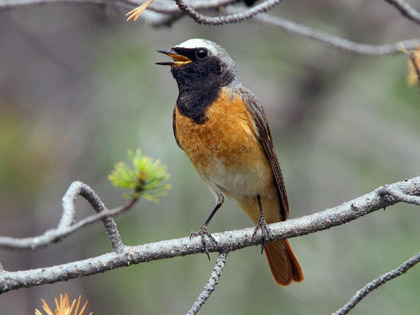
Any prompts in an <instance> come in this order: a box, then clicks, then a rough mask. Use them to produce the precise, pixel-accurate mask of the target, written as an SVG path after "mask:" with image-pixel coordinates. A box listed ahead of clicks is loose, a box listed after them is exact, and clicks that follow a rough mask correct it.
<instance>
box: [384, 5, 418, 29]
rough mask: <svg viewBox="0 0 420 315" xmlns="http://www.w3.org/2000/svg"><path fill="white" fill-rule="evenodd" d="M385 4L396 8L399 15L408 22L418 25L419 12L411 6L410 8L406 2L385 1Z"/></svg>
mask: <svg viewBox="0 0 420 315" xmlns="http://www.w3.org/2000/svg"><path fill="white" fill-rule="evenodd" d="M385 2H388V3H389V4H391V5H393V6H394V7H395V8H397V10H398V11H400V13H401V14H402V15H403V16H404V17H406V18H407V19H409V20H410V21H412V22H414V23H417V24H420V12H419V11H417V10H416V9H414V8H413V7H412V6H410V4H409V3H407V2H406V1H404V0H385Z"/></svg>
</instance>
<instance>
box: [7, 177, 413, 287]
mask: <svg viewBox="0 0 420 315" xmlns="http://www.w3.org/2000/svg"><path fill="white" fill-rule="evenodd" d="M398 202H407V203H410V204H416V205H420V176H419V177H415V178H412V179H409V180H404V181H402V182H398V183H394V184H391V185H386V186H382V187H380V188H378V189H376V190H375V191H373V192H371V193H368V194H366V195H364V196H361V197H359V198H356V199H354V200H351V201H348V202H346V203H344V204H342V205H340V206H337V207H335V208H331V209H327V210H324V211H321V212H318V213H315V214H312V215H308V216H304V217H301V218H297V219H290V220H287V221H283V222H278V223H274V224H270V225H269V228H270V230H271V236H270V239H271V240H280V239H285V238H292V237H297V236H301V235H306V234H310V233H315V232H317V231H321V230H326V229H329V228H332V227H335V226H338V225H342V224H344V223H347V222H350V221H353V220H356V219H358V218H360V217H362V216H364V215H366V214H369V213H372V212H374V211H377V210H379V209H384V208H387V207H390V206H392V205H394V204H396V203H398ZM94 204H97V203H96V202H94ZM104 212H105V211H103V212H102V213H104ZM63 221H67V222H68V221H69V220H68V219H67V218H66V219H63ZM253 232H254V228H253V227H252V228H247V229H242V230H236V231H229V232H224V233H213V234H212V235H213V237H214V238H215V239H216V240H217V244H214V243H213V242H209V243H208V244H207V250H208V251H209V252H227V251H233V250H238V249H241V248H244V247H248V246H253V245H257V244H259V243H261V238H262V235H261V231H259V232H257V233H256V234H255V235H254V237H253ZM199 252H203V248H202V242H201V238H200V237H195V238H192V239H190V238H189V237H184V238H180V239H174V240H167V241H160V242H156V243H150V244H145V245H139V246H122V247H121V248H119V249H118V251H114V252H112V253H109V254H105V255H101V256H98V257H94V258H89V259H85V260H81V261H76V262H71V263H68V264H63V265H57V266H52V267H44V268H39V269H32V270H26V271H16V272H9V271H6V270H2V271H0V293H2V292H7V291H10V290H16V289H19V288H22V287H32V286H37V285H40V284H45V283H54V282H58V281H66V280H69V279H74V278H80V277H83V276H89V275H93V274H97V273H101V272H105V271H108V270H112V269H115V268H119V267H124V266H129V265H132V264H138V263H141V262H148V261H152V260H158V259H165V258H172V257H177V256H185V255H192V254H196V253H199Z"/></svg>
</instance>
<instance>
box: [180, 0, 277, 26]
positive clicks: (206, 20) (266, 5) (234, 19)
mask: <svg viewBox="0 0 420 315" xmlns="http://www.w3.org/2000/svg"><path fill="white" fill-rule="evenodd" d="M174 1H175V2H176V4H177V5H178V7H179V9H180V10H181V11H182V12H184V13H185V14H187V15H189V16H190V17H191V18H192V19H193V20H194V21H196V22H197V23H200V24H208V25H222V24H229V23H239V22H242V21H244V20H247V19H250V18H252V17H253V16H255V15H257V14H258V13H261V12H267V11H268V10H270V9H271V8H273V7H274V6H275V5H277V4H279V3H280V2H281V1H282V0H266V1H263V2H261V3H260V4H258V5H256V6H254V7H252V8H250V9H247V10H245V11H241V12H235V13H232V14H230V15H226V16H216V17H211V16H205V15H202V14H200V13H198V12H197V11H196V10H195V9H194V8H193V7H192V6H190V5H188V4H187V3H185V2H184V0H174Z"/></svg>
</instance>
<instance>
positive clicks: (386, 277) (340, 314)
mask: <svg viewBox="0 0 420 315" xmlns="http://www.w3.org/2000/svg"><path fill="white" fill-rule="evenodd" d="M419 262H420V253H418V254H417V255H415V256H413V257H411V258H410V259H409V260H407V261H405V262H404V263H403V264H401V265H400V266H399V267H398V268H396V269H394V270H392V271H390V272H387V273H385V274H383V275H382V276H380V277H379V278H377V279H375V280H373V281H372V282H369V283H368V284H366V285H365V286H364V287H363V288H362V289H360V290H359V291H357V293H356V294H355V295H354V296H353V297H352V298H351V300H350V301H349V302H348V303H347V304H346V305H344V306H343V307H342V308H340V309H339V310H338V311H337V312H335V313H333V315H345V314H348V313H349V312H350V311H351V310H352V309H353V308H354V307H355V306H356V305H357V304H358V303H359V302H360V301H361V300H363V299H364V298H365V297H366V295H368V294H369V293H370V292H372V291H373V290H375V289H377V288H378V287H379V286H381V285H383V284H385V283H386V282H388V281H390V280H392V279H394V278H397V277H399V276H401V275H402V274H404V273H406V272H407V271H408V270H409V269H410V268H412V267H414V266H415V265H417V264H418V263H419Z"/></svg>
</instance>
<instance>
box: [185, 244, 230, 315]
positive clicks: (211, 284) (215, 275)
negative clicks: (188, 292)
mask: <svg viewBox="0 0 420 315" xmlns="http://www.w3.org/2000/svg"><path fill="white" fill-rule="evenodd" d="M228 253H229V252H228V251H225V252H221V253H220V254H219V256H217V260H216V265H215V266H214V268H213V271H212V273H211V275H210V279H209V280H208V281H207V284H206V285H205V286H204V290H203V291H202V292H201V293H200V295H199V296H198V297H197V299H196V300H195V302H194V304H193V305H192V306H191V309H190V310H189V311H188V312H187V314H186V315H195V314H197V313H198V311H199V310H200V309H201V307H202V306H203V305H204V303H206V301H207V299H208V298H209V297H210V295H211V294H212V293H213V291H214V290H215V288H216V285H217V284H218V283H219V279H220V277H221V276H222V272H223V268H224V267H225V264H226V258H227V255H228Z"/></svg>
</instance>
